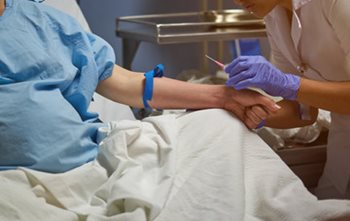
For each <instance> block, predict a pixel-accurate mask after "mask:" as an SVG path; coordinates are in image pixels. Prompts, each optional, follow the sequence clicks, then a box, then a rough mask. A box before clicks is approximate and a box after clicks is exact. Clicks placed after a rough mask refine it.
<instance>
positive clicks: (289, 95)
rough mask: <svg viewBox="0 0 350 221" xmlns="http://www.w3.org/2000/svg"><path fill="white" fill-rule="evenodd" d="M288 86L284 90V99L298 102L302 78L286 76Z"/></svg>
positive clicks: (291, 75) (292, 75)
mask: <svg viewBox="0 0 350 221" xmlns="http://www.w3.org/2000/svg"><path fill="white" fill-rule="evenodd" d="M285 78H286V81H285V82H286V85H284V86H285V88H286V89H287V90H284V92H285V93H284V94H283V96H282V97H283V98H285V99H287V100H297V94H298V91H299V88H300V80H301V78H300V77H299V76H297V75H294V74H285Z"/></svg>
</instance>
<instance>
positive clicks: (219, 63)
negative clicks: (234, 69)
mask: <svg viewBox="0 0 350 221" xmlns="http://www.w3.org/2000/svg"><path fill="white" fill-rule="evenodd" d="M205 57H207V58H208V59H209V60H211V61H213V62H214V63H215V64H216V65H218V66H219V67H220V68H222V69H225V65H224V64H223V63H221V62H220V61H217V60H215V59H214V58H212V57H210V56H208V55H207V54H206V55H205Z"/></svg>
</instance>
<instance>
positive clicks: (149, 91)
mask: <svg viewBox="0 0 350 221" xmlns="http://www.w3.org/2000/svg"><path fill="white" fill-rule="evenodd" d="M163 71H164V66H163V65H162V64H158V65H157V66H156V67H155V68H154V69H153V70H152V71H148V72H146V73H145V74H144V76H145V88H144V91H143V98H142V99H143V106H144V107H145V108H150V106H149V105H148V102H147V101H149V100H152V96H153V78H155V77H163Z"/></svg>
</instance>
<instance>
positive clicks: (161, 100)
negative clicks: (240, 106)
mask: <svg viewBox="0 0 350 221" xmlns="http://www.w3.org/2000/svg"><path fill="white" fill-rule="evenodd" d="M226 90H227V88H226V87H225V86H224V85H204V84H194V83H189V82H183V81H178V80H173V79H170V78H155V79H154V91H153V99H152V100H151V101H150V102H149V104H150V106H152V107H153V108H169V109H176V108H186V109H201V108H223V103H224V100H225V96H224V95H225V91H226Z"/></svg>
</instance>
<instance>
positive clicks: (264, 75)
mask: <svg viewBox="0 0 350 221" xmlns="http://www.w3.org/2000/svg"><path fill="white" fill-rule="evenodd" d="M225 72H226V73H228V74H229V79H228V80H227V82H226V85H227V86H230V87H233V88H235V89H236V90H242V89H245V88H249V87H255V88H260V89H262V90H263V91H265V92H266V93H268V94H270V95H272V96H280V97H283V98H285V99H288V100H295V99H296V98H297V91H298V89H299V86H300V77H299V76H296V75H293V74H285V73H283V72H282V71H280V70H278V69H277V68H275V67H274V66H273V65H272V64H271V63H270V62H268V61H267V60H266V59H265V58H264V57H262V56H240V57H238V58H236V59H235V60H233V61H232V62H231V64H229V65H227V66H226V67H225Z"/></svg>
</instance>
